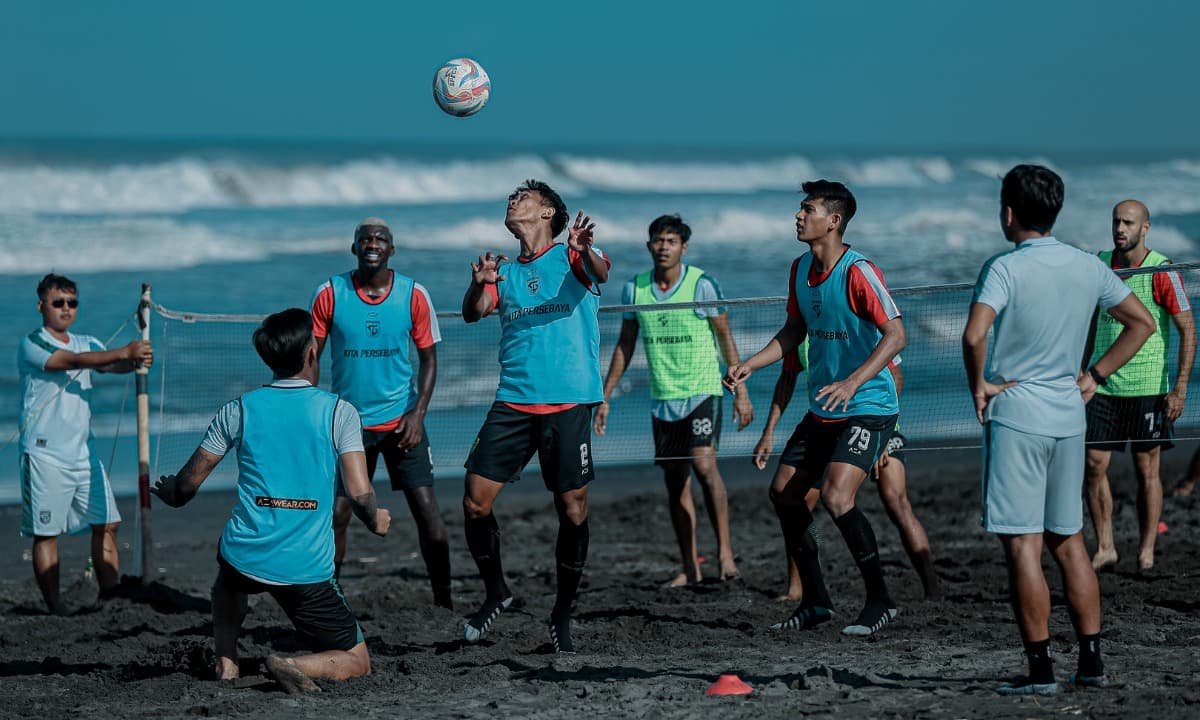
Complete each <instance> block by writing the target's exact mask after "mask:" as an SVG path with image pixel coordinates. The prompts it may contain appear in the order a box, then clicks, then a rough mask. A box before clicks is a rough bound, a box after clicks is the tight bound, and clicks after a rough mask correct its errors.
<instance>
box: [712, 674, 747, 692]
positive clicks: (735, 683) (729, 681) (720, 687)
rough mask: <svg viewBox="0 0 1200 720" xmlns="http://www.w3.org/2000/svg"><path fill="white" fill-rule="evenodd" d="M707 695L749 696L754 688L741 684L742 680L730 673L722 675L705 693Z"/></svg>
mask: <svg viewBox="0 0 1200 720" xmlns="http://www.w3.org/2000/svg"><path fill="white" fill-rule="evenodd" d="M705 692H706V693H707V694H709V695H749V694H750V693H752V692H754V688H752V687H750V686H749V685H747V684H746V683H744V682H742V679H741V678H740V677H738V676H737V675H734V674H732V673H730V674H727V675H722V676H721V677H719V678H717V681H716V682H715V683H713V684H712V685H710V686H709V687H708V690H706V691H705Z"/></svg>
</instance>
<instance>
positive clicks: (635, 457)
mask: <svg viewBox="0 0 1200 720" xmlns="http://www.w3.org/2000/svg"><path fill="white" fill-rule="evenodd" d="M1158 271H1161V270H1158ZM1171 271H1172V272H1174V273H1177V275H1178V279H1179V282H1180V283H1181V285H1182V287H1183V288H1186V291H1187V293H1188V295H1189V296H1190V297H1191V298H1192V299H1193V300H1194V298H1195V295H1194V294H1193V293H1194V292H1195V290H1196V289H1197V288H1200V276H1198V275H1200V265H1176V266H1172V268H1171ZM1145 272H1156V271H1155V270H1147V271H1145ZM1136 274H1141V271H1139V272H1138V273H1136ZM972 289H973V288H972V286H970V285H965V284H964V285H942V286H930V287H920V288H906V289H898V290H895V291H893V295H894V297H895V299H896V301H897V303H898V304H899V305H900V307H901V309H902V311H903V313H904V323H905V328H906V330H907V334H908V347H907V349H906V350H905V351H904V352H903V354H902V356H903V362H902V364H901V367H902V369H903V371H904V381H905V383H904V392H903V397H902V402H901V407H902V413H901V428H902V430H903V432H904V434H905V436H906V438H907V439H908V447H909V448H911V449H913V450H930V449H939V448H964V447H978V445H979V439H980V430H979V425H978V423H977V422H976V421H975V418H974V412H973V406H972V404H971V400H970V397H969V394H968V392H967V389H966V382H965V377H964V373H963V369H962V350H961V342H960V338H961V335H962V330H963V327H964V326H965V324H966V318H967V313H968V311H969V307H970V303H971V294H972ZM714 308H719V309H720V310H723V311H724V318H725V319H726V320H727V322H728V326H729V328H730V331H731V334H732V337H733V339H734V341H735V343H736V345H737V349H738V351H739V352H740V354H741V356H742V357H743V358H744V357H748V356H749V355H750V354H751V353H753V352H755V351H757V350H758V349H760V348H761V347H763V346H764V345H765V344H766V343H767V341H768V340H770V339H771V337H772V336H773V335H774V334H775V332H776V331H778V329H779V328H780V326H781V325H782V324H783V322H784V320H785V318H786V299H785V298H782V297H770V298H749V299H729V300H724V301H721V302H719V303H692V304H674V305H669V306H666V305H651V306H613V307H604V308H602V309H601V311H600V316H599V319H600V337H601V366H602V372H603V373H606V372H607V371H608V367H609V362H610V359H611V357H612V353H613V347H614V345H615V344H616V343H617V341H618V338H619V337H620V332H621V324H622V320H623V318H624V317H625V315H626V313H629V312H637V311H646V312H650V313H653V315H649V316H644V317H646V318H647V319H649V321H651V322H655V321H658V322H663V323H664V325H665V324H667V323H669V322H670V318H669V317H668V319H667V320H666V321H663V320H660V319H658V316H659V315H667V316H669V315H671V314H674V313H685V314H690V316H691V317H699V316H703V315H709V314H712V310H713V309H714ZM156 310H157V315H158V317H157V318H156V321H155V323H154V341H155V347H156V351H155V352H156V356H155V357H156V359H155V369H156V371H157V372H160V373H162V382H161V386H160V387H161V388H162V396H161V397H160V398H155V399H154V400H153V401H152V403H153V405H154V406H155V407H156V408H157V409H158V412H157V413H156V415H157V417H156V418H155V420H157V422H155V423H154V425H155V427H154V430H155V435H156V439H157V450H156V467H157V468H158V470H157V471H158V472H173V471H174V470H175V469H177V468H179V467H180V466H181V465H182V464H183V462H184V461H185V460H186V459H187V457H188V456H189V455H190V454H191V452H192V451H193V450H194V449H195V447H196V445H197V444H198V443H199V441H200V439H201V438H202V436H203V433H204V430H205V429H206V427H207V426H208V423H209V421H210V420H211V419H212V416H213V413H214V412H215V411H216V410H217V408H218V407H220V405H221V404H223V403H224V402H225V401H227V400H230V399H232V398H235V397H237V396H238V395H240V394H241V393H244V392H247V391H249V390H251V389H253V388H255V387H258V386H260V385H262V384H263V383H265V382H267V381H268V380H269V371H268V370H267V369H266V367H265V366H264V365H263V364H262V362H261V361H260V360H259V358H258V356H257V355H256V354H255V352H254V349H253V348H252V346H251V344H250V336H251V333H252V332H253V330H254V328H255V327H256V326H257V325H258V324H259V323H260V322H261V320H262V318H263V316H262V315H213V314H203V313H185V312H178V311H174V310H169V309H166V308H164V307H162V306H156ZM438 318H439V324H440V326H441V332H442V342H441V343H440V344H439V345H438V382H437V388H436V390H435V392H434V396H433V401H432V403H431V406H430V411H429V414H428V416H427V418H426V429H427V432H428V434H429V439H430V444H431V447H432V448H433V456H434V464H435V466H436V467H437V468H438V469H439V470H440V471H449V470H450V469H452V468H461V467H462V463H463V462H464V461H465V459H466V456H467V453H468V451H469V450H470V448H471V445H472V443H473V442H474V439H475V435H476V432H477V431H478V429H479V427H480V425H481V424H482V422H483V420H484V417H485V415H486V414H487V411H488V408H489V407H490V406H491V404H492V401H493V400H494V398H495V391H496V386H497V383H498V380H499V363H498V347H499V335H500V327H499V322H498V321H497V320H496V319H495V318H494V317H490V318H486V319H484V320H482V321H480V322H477V323H473V324H466V323H464V322H463V321H462V318H461V316H460V315H459V314H458V313H439V314H438ZM1169 324H1170V325H1171V328H1170V334H1171V340H1170V346H1169V350H1168V351H1167V352H1166V353H1165V357H1166V361H1165V362H1166V366H1167V368H1168V372H1169V377H1170V379H1171V381H1174V379H1175V377H1176V368H1177V362H1178V358H1179V345H1180V336H1179V333H1178V331H1177V330H1176V329H1175V327H1174V324H1173V323H1169ZM693 327H694V326H693ZM664 334H666V335H667V337H668V338H669V337H672V335H670V331H664ZM668 343H670V341H668ZM676 344H679V343H676ZM686 346H687V348H691V349H692V351H693V352H700V353H705V354H707V355H708V356H709V357H712V356H718V357H719V349H718V348H717V347H716V344H715V343H714V342H707V344H706V343H705V342H701V343H697V344H695V345H690V344H686ZM686 354H687V352H686V349H685V351H684V352H683V356H684V358H683V362H682V364H681V366H682V367H691V366H693V365H694V364H697V363H699V360H697V363H692V362H691V361H690V359H689V358H687V357H686ZM1160 357H1162V354H1161V353H1160ZM328 362H329V361H328V353H326V357H325V358H323V359H322V370H321V377H322V385H323V386H326V387H327V385H328V378H329V377H330V372H329V367H328ZM413 362H414V364H415V363H416V357H415V352H414V353H413ZM1135 362H1144V363H1146V364H1147V365H1146V368H1145V371H1146V372H1152V371H1155V370H1154V368H1152V367H1150V365H1151V364H1153V363H1154V362H1156V361H1153V360H1149V359H1144V360H1143V359H1139V360H1137V361H1135ZM723 366H724V363H722V372H723ZM780 367H781V365H780V364H777V365H773V366H770V367H767V368H763V369H762V370H759V371H758V372H756V373H754V375H753V376H751V378H750V379H749V381H748V387H749V392H750V398H751V400H752V402H753V404H754V412H755V420H754V422H753V423H752V424H751V425H750V426H749V427H747V428H746V429H745V430H744V431H742V432H737V430H736V424H735V423H733V421H732V419H731V415H732V406H733V403H732V399H731V398H730V396H729V395H728V394H725V398H724V401H723V415H724V420H723V426H724V427H723V432H722V434H721V439H720V454H721V456H722V457H730V456H750V455H751V454H752V453H753V449H754V446H755V444H756V443H757V442H758V439H759V436H760V433H761V430H762V427H763V423H764V420H765V419H766V417H767V414H768V410H769V408H770V403H771V397H772V392H773V389H774V385H775V382H776V379H777V378H778V377H779V372H780ZM571 370H572V368H565V367H564V368H562V371H563V372H570V371H571ZM650 388H651V377H650V371H649V367H648V364H647V355H646V348H645V345H644V338H643V337H639V338H638V340H637V344H636V348H635V350H634V353H633V356H632V359H631V361H630V363H629V365H628V368H627V369H626V371H625V373H624V374H623V376H622V377H621V379H620V381H619V382H618V383H617V385H616V387H615V390H614V392H613V394H612V401H611V405H610V414H609V417H608V428H607V432H606V433H605V435H604V436H602V437H599V436H598V437H595V438H594V439H593V443H594V447H593V452H594V455H595V459H596V462H598V463H607V464H625V463H640V462H649V461H651V460H652V459H653V458H654V440H653V435H652V432H651V420H650V417H651V398H650ZM808 392H809V388H808V386H807V373H802V374H801V375H800V377H799V378H798V380H797V382H796V387H795V392H794V399H793V401H792V402H791V403H790V405H789V407H788V408H787V411H786V412H785V413H784V415H783V418H782V420H781V421H780V423H779V426H778V429H777V430H776V433H775V437H776V441H775V447H774V451H775V452H778V451H780V450H782V445H783V442H784V441H785V440H786V438H787V436H788V435H789V434H790V433H791V430H792V428H793V427H794V426H795V424H796V423H798V422H799V421H800V418H801V417H802V416H803V413H804V412H805V410H806V409H807V405H808V403H807V397H808ZM1175 435H1176V437H1177V438H1189V439H1190V438H1197V437H1200V410H1198V408H1197V404H1196V403H1195V402H1193V401H1191V399H1190V398H1189V401H1188V402H1187V403H1186V405H1185V407H1184V410H1183V414H1182V415H1181V416H1180V418H1179V419H1178V420H1177V421H1176V423H1175ZM235 472H236V467H235V465H234V464H230V463H223V464H222V465H221V466H220V467H218V470H217V474H218V475H220V474H225V475H231V474H232V473H235Z"/></svg>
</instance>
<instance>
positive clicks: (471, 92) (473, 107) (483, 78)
mask: <svg viewBox="0 0 1200 720" xmlns="http://www.w3.org/2000/svg"><path fill="white" fill-rule="evenodd" d="M491 91H492V81H491V80H489V79H488V74H487V73H486V72H484V69H483V68H482V67H481V66H480V65H479V63H477V62H475V61H474V60H472V59H470V58H455V59H453V60H450V61H449V62H447V63H446V64H445V65H443V66H441V67H440V68H438V71H437V73H436V74H435V75H434V76H433V99H434V100H436V101H437V104H438V107H440V108H441V109H442V110H444V111H445V112H447V113H449V114H450V115H453V116H455V117H467V116H468V115H474V114H475V113H477V112H479V111H480V110H482V109H483V106H484V105H487V101H488V95H489V94H490V93H491Z"/></svg>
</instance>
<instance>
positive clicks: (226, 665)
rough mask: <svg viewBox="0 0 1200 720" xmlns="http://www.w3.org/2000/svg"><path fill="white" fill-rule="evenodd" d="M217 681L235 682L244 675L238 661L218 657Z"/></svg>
mask: <svg viewBox="0 0 1200 720" xmlns="http://www.w3.org/2000/svg"><path fill="white" fill-rule="evenodd" d="M216 675H217V682H233V681H234V680H237V679H238V678H240V677H241V676H242V674H241V671H240V670H239V668H238V664H237V663H236V662H232V661H230V660H225V659H218V660H217V667H216Z"/></svg>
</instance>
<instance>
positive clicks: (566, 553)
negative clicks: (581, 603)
mask: <svg viewBox="0 0 1200 720" xmlns="http://www.w3.org/2000/svg"><path fill="white" fill-rule="evenodd" d="M589 539H590V532H589V531H588V521H587V518H584V519H583V522H582V523H580V524H578V525H576V524H575V523H573V522H571V521H570V520H569V519H568V518H566V517H559V520H558V542H557V543H556V544H555V546H554V558H555V560H557V561H558V596H557V597H556V598H555V600H554V616H555V617H561V616H563V615H569V614H570V613H571V606H572V605H573V604H574V603H575V596H576V595H577V594H578V592H579V582H580V580H582V579H583V567H584V565H586V564H587V554H588V540H589Z"/></svg>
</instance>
